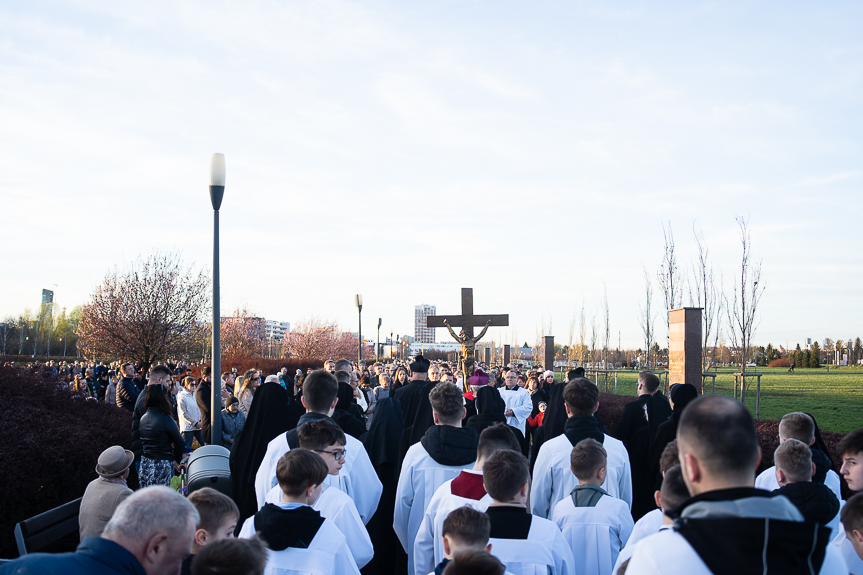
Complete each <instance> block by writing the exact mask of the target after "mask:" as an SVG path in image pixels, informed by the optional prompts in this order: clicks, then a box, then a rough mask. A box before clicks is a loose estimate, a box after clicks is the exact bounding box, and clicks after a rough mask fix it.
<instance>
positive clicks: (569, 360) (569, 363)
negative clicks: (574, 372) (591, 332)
mask: <svg viewBox="0 0 863 575" xmlns="http://www.w3.org/2000/svg"><path fill="white" fill-rule="evenodd" d="M574 339H575V313H574V312H573V314H572V319H571V320H569V347H568V348H567V349H568V350H569V353H568V354H567V358H566V368H567V369H569V368H571V367H572V359H573V357H574V356H575V349H573V347H572V342H573V340H574Z"/></svg>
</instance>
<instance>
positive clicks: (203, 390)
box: [195, 366, 221, 445]
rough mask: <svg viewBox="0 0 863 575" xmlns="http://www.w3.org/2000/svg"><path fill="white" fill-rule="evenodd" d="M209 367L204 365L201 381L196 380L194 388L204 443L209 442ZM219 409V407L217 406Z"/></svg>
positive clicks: (210, 402) (210, 396) (211, 393)
mask: <svg viewBox="0 0 863 575" xmlns="http://www.w3.org/2000/svg"><path fill="white" fill-rule="evenodd" d="M211 373H212V370H211V369H210V367H209V366H208V367H205V368H204V369H203V370H202V371H201V381H200V382H198V389H196V390H195V402H196V403H197V404H198V409H199V410H200V411H201V435H203V437H204V443H206V444H208V445H209V444H210V443H212V441H210V423H211V415H210V414H211V413H212V410H211V409H210V405H212V402H213V401H212V400H213V387H212V385H211V383H210V374H211ZM219 411H221V408H219Z"/></svg>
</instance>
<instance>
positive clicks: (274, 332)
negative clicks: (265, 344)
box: [266, 319, 291, 341]
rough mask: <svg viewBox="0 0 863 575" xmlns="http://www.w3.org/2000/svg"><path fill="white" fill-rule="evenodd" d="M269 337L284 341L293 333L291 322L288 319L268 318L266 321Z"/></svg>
mask: <svg viewBox="0 0 863 575" xmlns="http://www.w3.org/2000/svg"><path fill="white" fill-rule="evenodd" d="M266 330H267V339H271V340H274V341H282V340H283V339H285V337H287V335H288V334H289V333H291V324H290V323H288V322H286V321H276V320H274V319H268V320H267V321H266Z"/></svg>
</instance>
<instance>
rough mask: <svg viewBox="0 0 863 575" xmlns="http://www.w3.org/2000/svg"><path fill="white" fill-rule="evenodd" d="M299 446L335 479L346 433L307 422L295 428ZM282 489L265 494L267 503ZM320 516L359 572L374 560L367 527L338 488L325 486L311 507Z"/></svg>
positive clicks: (328, 424)
mask: <svg viewBox="0 0 863 575" xmlns="http://www.w3.org/2000/svg"><path fill="white" fill-rule="evenodd" d="M297 435H298V437H299V440H300V447H302V448H303V449H308V450H309V451H314V452H315V453H317V454H318V455H320V456H321V457H322V458H323V459H324V463H326V464H327V474H328V475H329V476H335V475H338V474H339V470H340V469H341V467H342V464H343V463H344V461H345V437H346V435H345V433H344V432H343V431H342V430H341V429H340V428H339V426H338V425H336V424H334V423H331V422H329V421H326V420H323V419H322V420H318V421H309V422H307V423H303V424H302V425H300V426H299V427H298V428H297ZM280 499H281V487H279V486H278V485H277V486H276V487H273V488H272V489H271V490H270V492H269V493H268V494H267V503H274V504H278V502H279V501H280ZM312 509H314V510H315V511H319V512H320V513H321V516H322V517H325V518H326V519H329V520H330V521H332V522H333V523H334V524H335V525H336V527H338V528H339V531H341V532H342V535H344V536H345V539H346V540H347V542H348V548H349V549H350V550H351V555H353V558H354V560H355V561H356V563H357V567H358V568H359V569H362V568H363V567H365V565H366V564H367V563H368V562H369V561H371V560H372V557H374V554H375V549H374V546H373V545H372V540H371V538H370V537H369V532H368V531H367V530H366V526H365V525H364V524H363V522H362V519H360V515H359V513H357V507H356V505H354V502H353V500H352V499H351V498H350V497H348V495H347V494H346V493H344V492H343V491H341V490H340V489H337V488H334V487H330V486H328V485H324V486H323V487H322V488H321V495H320V497H318V500H317V501H315V503H314V505H312Z"/></svg>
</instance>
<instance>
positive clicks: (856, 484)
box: [831, 427, 863, 575]
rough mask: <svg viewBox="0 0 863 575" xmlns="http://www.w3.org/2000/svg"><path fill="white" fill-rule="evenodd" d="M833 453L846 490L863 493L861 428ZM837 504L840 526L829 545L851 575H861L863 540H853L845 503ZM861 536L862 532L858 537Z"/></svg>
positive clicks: (862, 441)
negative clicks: (839, 461) (839, 466)
mask: <svg viewBox="0 0 863 575" xmlns="http://www.w3.org/2000/svg"><path fill="white" fill-rule="evenodd" d="M835 453H836V456H837V457H839V458H840V459H841V460H842V467H841V468H840V469H839V473H840V474H841V475H842V477H843V478H844V479H845V483H846V485H848V489H850V490H851V492H852V493H860V492H863V427H861V428H860V429H855V430H854V431H852V432H851V433H849V434H848V435H846V436H845V437H843V438H842V440H841V441H840V442H839V445H837V446H836V452H835ZM851 499H854V497H852V498H851ZM851 499H849V500H848V502H850V501H851ZM839 503H840V509H841V511H840V515H839V519H840V522H841V523H842V525H841V526H840V528H839V529H838V530H837V531H838V533H835V534H834V536H833V541H832V542H831V545H832V546H834V547H836V548H837V549H839V552H840V553H842V557H843V558H844V559H845V563H846V564H847V565H848V572H849V573H850V574H851V575H863V555H861V554H860V549H863V539H856V540H855V538H854V537H853V529H852V528H851V526H850V525H846V524H845V518H846V515H847V512H846V511H845V507H846V506H847V503H846V502H845V501H840V502H839ZM861 534H863V531H861V533H859V534H858V536H859V535H861Z"/></svg>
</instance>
